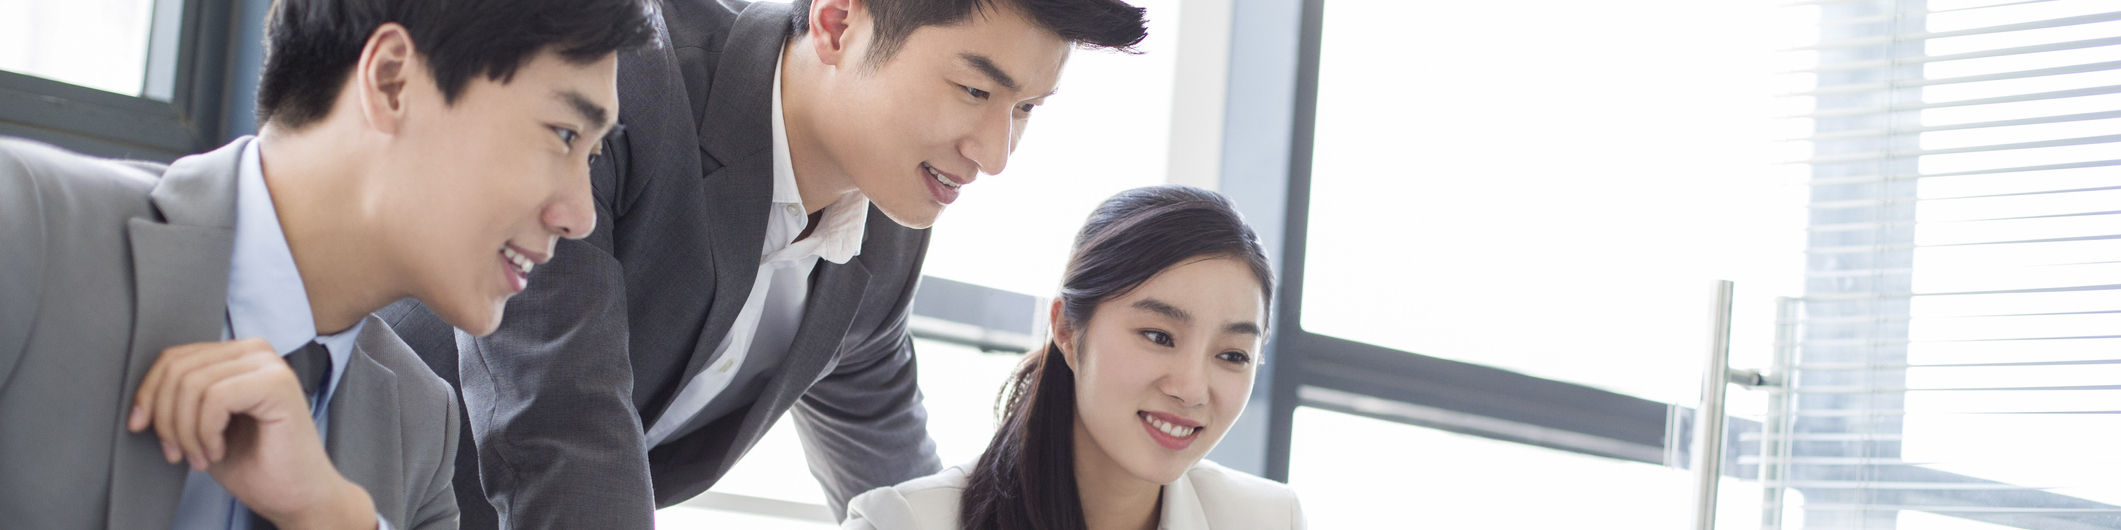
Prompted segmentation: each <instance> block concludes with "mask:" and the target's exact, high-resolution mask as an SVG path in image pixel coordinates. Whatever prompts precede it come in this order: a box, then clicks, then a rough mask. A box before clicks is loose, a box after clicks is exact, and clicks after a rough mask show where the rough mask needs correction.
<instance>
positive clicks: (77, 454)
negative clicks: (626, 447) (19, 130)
mask: <svg viewBox="0 0 2121 530" xmlns="http://www.w3.org/2000/svg"><path fill="white" fill-rule="evenodd" d="M249 142H250V139H249V138H243V139H239V140H236V141H235V142H233V143H230V144H229V145H227V146H225V147H222V148H221V149H219V150H216V151H213V152H210V153H206V154H201V155H194V156H190V157H185V158H183V159H180V160H178V161H176V163H174V164H172V165H170V166H169V167H168V168H167V170H164V168H162V167H160V166H156V165H153V164H147V163H131V162H117V161H109V160H99V159H93V158H88V157H84V156H80V155H76V154H73V153H68V152H65V151H61V150H59V149H56V148H53V147H50V146H45V145H42V144H35V143H30V142H26V141H22V140H15V139H6V138H0V248H5V249H7V251H6V252H0V521H5V522H6V523H5V525H7V526H9V527H15V528H138V529H155V530H164V529H167V528H169V525H170V521H171V519H172V518H173V517H174V516H175V514H176V510H177V500H178V497H179V496H180V495H181V494H182V493H183V490H184V475H185V469H186V468H185V467H183V466H181V465H171V464H168V463H165V462H163V460H162V451H161V449H160V447H161V446H160V443H159V442H158V441H157V439H156V437H155V435H154V433H153V432H146V433H141V434H133V433H130V432H127V431H126V430H125V415H126V411H127V409H128V408H129V407H130V406H131V405H132V396H133V392H134V391H135V390H136V389H137V388H139V386H140V381H141V379H143V378H145V377H146V375H147V369H148V368H149V367H151V366H153V365H154V362H155V358H156V356H157V355H160V354H161V352H162V350H163V349H164V348H168V347H170V346H176V345H180V344H188V343H193V342H209V341H216V340H220V338H221V332H222V326H223V323H224V322H225V321H226V318H225V315H226V314H227V312H226V311H227V307H228V270H229V259H230V252H231V251H232V250H233V249H232V245H233V242H234V240H235V229H234V226H235V211H236V210H235V201H236V185H235V182H236V167H237V165H236V163H237V159H238V157H239V155H240V154H241V153H242V152H243V146H244V145H245V144H248V143H249ZM339 385H340V386H339V390H338V391H337V392H335V393H334V394H333V397H332V402H331V407H332V409H331V425H330V433H329V436H328V439H327V440H326V441H325V447H326V451H327V452H328V453H329V454H330V455H331V460H332V463H333V464H335V465H337V466H338V468H339V472H340V473H342V474H344V475H345V476H346V478H348V479H350V480H352V481H353V482H354V483H356V484H360V485H361V486H362V487H364V488H367V489H368V493H369V495H370V496H371V497H374V498H375V503H376V510H377V512H378V513H380V514H381V515H382V516H383V517H384V518H385V519H386V520H388V521H389V522H390V524H391V525H392V526H394V527H397V528H401V529H427V528H455V527H456V523H457V507H456V497H455V495H454V494H452V493H451V491H450V477H451V475H452V474H451V471H452V470H453V469H454V466H453V464H454V460H455V457H456V453H454V452H453V451H451V450H450V448H452V447H454V444H455V443H456V441H457V432H458V431H457V424H458V417H457V405H456V402H455V399H456V398H455V396H453V395H452V394H451V393H450V391H449V387H448V386H446V384H445V383H443V382H442V380H441V379H439V378H437V377H435V376H434V375H433V374H432V373H430V372H429V371H428V370H427V368H426V367H425V366H422V365H421V363H420V360H419V359H418V358H417V357H415V356H414V355H413V353H412V351H411V350H410V349H409V348H407V347H406V346H405V343H404V342H402V341H400V340H398V338H397V336H396V334H394V333H392V332H391V330H390V327H389V326H388V325H386V324H384V323H383V322H382V321H381V320H378V319H376V318H375V317H373V316H371V317H369V318H368V321H367V324H366V326H365V327H364V328H363V329H362V331H361V336H360V338H359V340H358V342H357V347H356V348H355V350H354V352H353V355H352V357H351V358H350V360H349V361H348V363H347V367H346V374H345V375H343V376H341V377H340V380H339Z"/></svg>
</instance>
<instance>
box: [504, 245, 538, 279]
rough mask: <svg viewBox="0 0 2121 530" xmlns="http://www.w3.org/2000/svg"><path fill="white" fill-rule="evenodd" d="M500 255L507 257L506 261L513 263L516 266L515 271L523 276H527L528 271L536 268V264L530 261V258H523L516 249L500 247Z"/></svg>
mask: <svg viewBox="0 0 2121 530" xmlns="http://www.w3.org/2000/svg"><path fill="white" fill-rule="evenodd" d="M501 255H502V256H507V257H508V261H509V262H511V263H514V264H515V266H516V270H517V271H519V272H522V273H523V275H524V276H529V275H530V269H533V268H536V267H537V263H536V262H533V261H530V258H527V257H524V256H523V255H522V254H521V253H518V252H516V249H513V248H509V247H501Z"/></svg>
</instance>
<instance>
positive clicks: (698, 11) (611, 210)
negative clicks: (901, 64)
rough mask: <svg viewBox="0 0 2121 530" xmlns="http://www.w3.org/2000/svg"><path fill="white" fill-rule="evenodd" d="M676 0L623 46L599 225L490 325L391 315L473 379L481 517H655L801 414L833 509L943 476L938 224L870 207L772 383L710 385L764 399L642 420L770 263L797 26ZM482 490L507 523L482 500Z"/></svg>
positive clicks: (542, 520) (772, 12)
mask: <svg viewBox="0 0 2121 530" xmlns="http://www.w3.org/2000/svg"><path fill="white" fill-rule="evenodd" d="M664 6H665V8H664V13H663V20H664V22H665V24H664V27H663V28H661V31H660V32H659V33H662V35H660V36H659V37H660V39H661V40H662V44H663V45H662V46H661V47H658V48H652V49H645V50H640V51H635V52H622V53H621V55H620V58H619V100H620V114H619V121H620V122H621V123H624V124H625V126H626V127H625V130H624V132H623V134H616V135H614V136H613V137H611V138H609V139H608V140H607V143H606V145H605V153H607V154H608V155H609V156H607V157H605V158H606V160H607V161H606V162H605V163H603V164H601V165H598V166H597V167H595V168H594V169H593V171H592V173H591V175H592V183H593V188H594V189H595V194H596V203H597V208H598V210H597V214H598V223H597V228H596V231H595V232H594V233H593V234H591V235H590V236H589V238H587V239H585V240H582V241H561V242H560V247H559V248H558V250H557V252H556V254H555V257H554V258H553V261H551V262H550V263H547V264H545V265H543V266H540V267H538V269H537V270H536V271H535V272H534V273H533V276H532V278H531V282H530V288H529V290H528V291H526V292H524V293H522V294H519V295H517V296H516V297H515V299H514V300H512V301H511V302H510V303H509V304H508V307H507V310H506V311H507V317H506V318H505V319H504V321H503V323H502V325H501V328H500V330H499V331H498V332H496V333H494V334H493V335H491V336H488V337H485V338H479V339H473V338H471V337H469V336H467V335H463V334H461V333H455V334H453V333H452V332H451V331H450V329H449V328H448V327H447V326H446V325H443V324H441V322H440V321H439V320H436V319H435V318H434V317H433V315H432V314H431V313H428V312H427V311H425V310H424V309H421V308H418V307H417V306H414V305H412V304H409V303H401V305H399V306H394V307H393V308H392V309H390V310H386V311H385V313H384V314H385V318H386V319H389V320H390V321H391V322H392V324H393V325H395V326H396V327H397V328H398V331H399V334H400V335H401V336H404V337H405V338H406V341H407V342H409V343H411V344H412V345H413V348H414V349H415V350H418V351H419V352H420V354H421V356H422V357H423V358H425V359H427V361H428V363H429V365H430V366H433V367H434V368H436V372H437V373H442V374H444V377H458V381H459V382H460V390H461V391H462V393H463V398H464V405H465V406H466V407H467V409H468V412H467V414H466V418H467V419H468V420H469V422H470V430H471V433H472V438H473V440H475V441H476V448H475V450H476V451H477V454H476V456H470V455H469V454H467V455H465V456H460V457H459V462H460V464H459V466H460V467H459V471H458V473H457V477H458V481H457V492H458V495H459V497H458V502H459V504H460V505H462V506H463V507H464V509H465V515H464V524H465V526H466V527H468V528H491V527H494V526H496V525H501V526H507V527H511V528H589V527H596V528H642V529H645V528H650V527H651V526H652V525H653V523H654V519H653V517H654V513H653V509H654V508H655V507H658V506H670V505H674V504H677V503H679V502H683V501H685V500H686V499H689V498H691V497H693V496H695V495H698V494H699V493H700V492H702V491H705V490H706V489H707V488H708V487H709V486H712V485H713V484H714V483H715V481H716V480H717V479H719V478H720V477H721V476H722V474H723V473H725V472H727V471H728V470H729V469H730V467H731V466H732V465H734V464H735V463H736V462H737V460H738V459H739V458H740V457H742V456H743V455H744V453H745V452H746V451H748V450H750V449H751V446H752V444H754V443H756V442H757V441H758V440H759V438H760V436H761V435H763V434H765V432H766V430H767V429H768V428H769V427H772V426H773V424H774V422H775V420H776V419H778V418H780V417H781V415H782V414H783V413H784V412H787V411H789V410H791V409H792V410H793V411H794V412H795V419H796V426H797V428H798V433H799V435H800V437H801V439H802V441H803V445H804V451H805V453H806V454H807V455H808V459H809V461H810V469H811V472H812V474H813V475H815V476H816V477H817V478H818V480H819V481H820V482H821V483H822V484H823V486H824V487H825V490H826V494H827V496H828V498H829V499H830V503H831V507H832V509H833V510H834V511H835V512H839V511H840V510H842V507H844V506H845V505H846V502H847V500H848V499H850V498H853V497H854V496H855V495H858V494H860V493H861V492H863V491H867V490H869V489H871V488H875V487H879V486H887V485H891V484H896V483H899V482H901V481H905V480H907V479H911V478H914V477H919V476H923V475H927V474H930V473H934V472H935V471H936V470H938V469H940V468H941V462H940V461H939V460H937V459H936V457H935V448H934V442H932V441H931V440H929V438H928V433H927V413H926V411H925V409H923V408H922V407H921V401H920V400H921V398H920V391H919V389H918V388H917V387H916V386H915V377H914V374H915V370H914V356H913V347H912V341H911V339H910V336H909V335H908V332H907V327H906V322H907V315H908V313H909V310H910V308H911V305H912V300H913V293H914V290H915V288H916V286H917V284H918V282H919V279H920V269H921V259H922V257H923V256H925V255H926V253H927V245H928V232H927V231H926V230H914V229H909V228H906V227H903V226H900V225H899V224H898V223H896V222H893V221H891V220H890V219H889V218H886V217H884V215H883V214H882V213H880V212H878V211H876V210H874V209H871V210H870V212H869V219H868V227H867V233H866V234H865V236H864V240H863V243H862V252H861V255H860V256H857V257H855V258H854V259H852V260H849V261H848V262H847V263H846V264H839V265H835V264H832V263H830V262H823V261H821V262H819V263H818V265H817V268H816V270H815V272H814V273H813V276H812V277H811V282H812V286H811V291H810V292H811V295H810V298H809V300H808V302H807V305H806V307H805V310H804V314H803V317H802V322H801V323H800V324H799V325H798V327H797V331H796V339H795V342H794V344H793V345H792V346H791V347H790V348H789V351H788V352H787V355H786V356H785V357H783V358H782V359H781V360H780V365H779V367H778V369H777V370H776V371H775V372H774V373H773V374H772V375H770V376H769V379H768V382H767V383H766V384H765V385H763V386H762V387H761V388H758V389H757V390H755V391H754V392H753V394H754V395H739V396H730V395H723V396H720V397H718V398H717V399H742V400H745V401H739V402H738V403H744V402H749V403H750V405H749V406H747V407H740V408H738V409H737V412H734V413H731V414H728V415H725V416H723V417H720V418H713V419H710V420H709V423H707V424H706V425H705V426H703V427H701V428H699V429H697V430H694V431H692V432H691V433H690V434H687V435H682V436H680V437H678V438H675V439H672V440H670V441H668V442H666V443H664V444H663V445H661V446H658V447H655V448H652V449H651V448H648V447H646V445H645V443H644V430H643V426H644V425H652V424H653V423H654V422H655V421H656V419H657V418H658V417H660V415H661V414H663V412H664V409H665V407H667V406H668V405H669V403H670V400H671V398H672V397H673V396H674V395H675V394H676V393H677V391H678V388H679V387H680V386H681V385H682V384H683V382H685V381H687V380H689V379H691V378H692V376H693V375H694V374H697V373H699V372H700V371H701V370H702V369H703V368H704V367H706V366H708V365H709V364H710V361H712V360H713V356H714V353H715V351H714V350H715V347H716V346H717V345H718V344H720V343H721V341H722V338H723V337H724V336H726V335H727V334H728V333H729V331H730V328H731V326H732V323H733V322H734V321H735V320H736V316H737V312H738V311H739V309H740V308H742V306H743V305H744V300H745V298H746V297H747V296H748V295H749V294H750V289H751V284H752V280H753V278H754V277H755V276H756V275H757V272H758V265H759V258H760V256H759V248H760V245H761V243H762V242H763V241H764V239H765V230H766V216H767V213H768V210H767V209H768V208H769V207H770V206H771V201H772V191H773V184H772V163H773V161H772V159H773V156H772V153H773V150H772V143H771V142H772V136H771V131H770V123H771V121H770V120H771V115H770V109H771V108H772V94H771V89H772V87H773V74H774V66H775V65H776V64H777V61H778V60H779V56H780V49H781V46H782V43H784V42H785V41H786V40H787V39H788V38H789V34H790V32H791V30H792V26H791V22H790V19H789V13H790V8H789V7H788V5H786V4H777V3H770V2H762V3H756V4H748V3H745V2H740V1H734V0H727V1H723V2H715V1H713V0H674V1H670V2H665V3H664ZM732 388H734V387H732ZM465 445H466V447H465V450H466V451H471V450H473V449H474V448H473V447H471V446H472V444H465ZM482 482H483V484H482ZM482 485H483V488H484V491H485V496H484V499H485V500H487V501H490V502H491V503H492V504H491V506H492V507H493V508H495V509H496V510H497V514H496V515H498V520H493V519H485V518H484V517H482V514H481V513H479V512H481V511H482V510H483V509H484V508H485V506H481V504H484V503H482V502H480V498H481V497H479V496H478V495H476V493H475V492H478V491H480V488H481V486H482Z"/></svg>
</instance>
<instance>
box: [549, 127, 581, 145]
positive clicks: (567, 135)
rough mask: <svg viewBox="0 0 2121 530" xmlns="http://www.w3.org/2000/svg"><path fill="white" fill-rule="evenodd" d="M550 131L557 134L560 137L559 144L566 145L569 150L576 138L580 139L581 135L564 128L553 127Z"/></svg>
mask: <svg viewBox="0 0 2121 530" xmlns="http://www.w3.org/2000/svg"><path fill="white" fill-rule="evenodd" d="M552 131H553V132H555V133H558V134H559V135H560V142H561V143H565V144H567V146H568V147H570V148H572V147H574V141H575V139H576V138H581V137H582V133H578V132H574V129H569V128H566V127H553V128H552Z"/></svg>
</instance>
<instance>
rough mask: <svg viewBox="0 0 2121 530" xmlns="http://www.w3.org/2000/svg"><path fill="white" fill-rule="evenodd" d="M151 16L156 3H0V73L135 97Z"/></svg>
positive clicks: (82, 0)
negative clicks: (23, 75) (21, 74)
mask: <svg viewBox="0 0 2121 530" xmlns="http://www.w3.org/2000/svg"><path fill="white" fill-rule="evenodd" d="M167 1H172V2H174V1H176V0H167ZM154 11H155V0H66V1H60V2H55V1H50V0H0V70H10V71H15V72H20V73H25V74H29V75H34V76H38V77H43V78H47V79H53V80H58V81H63V82H67V83H73V84H76V85H81V86H85V87H89V88H94V89H97V90H105V91H110V92H117V93H119V94H125V95H128V96H132V95H139V94H140V93H141V89H142V88H143V84H142V83H143V81H144V80H145V79H146V76H147V48H148V38H149V28H150V25H151V24H152V23H153V19H154Z"/></svg>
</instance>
